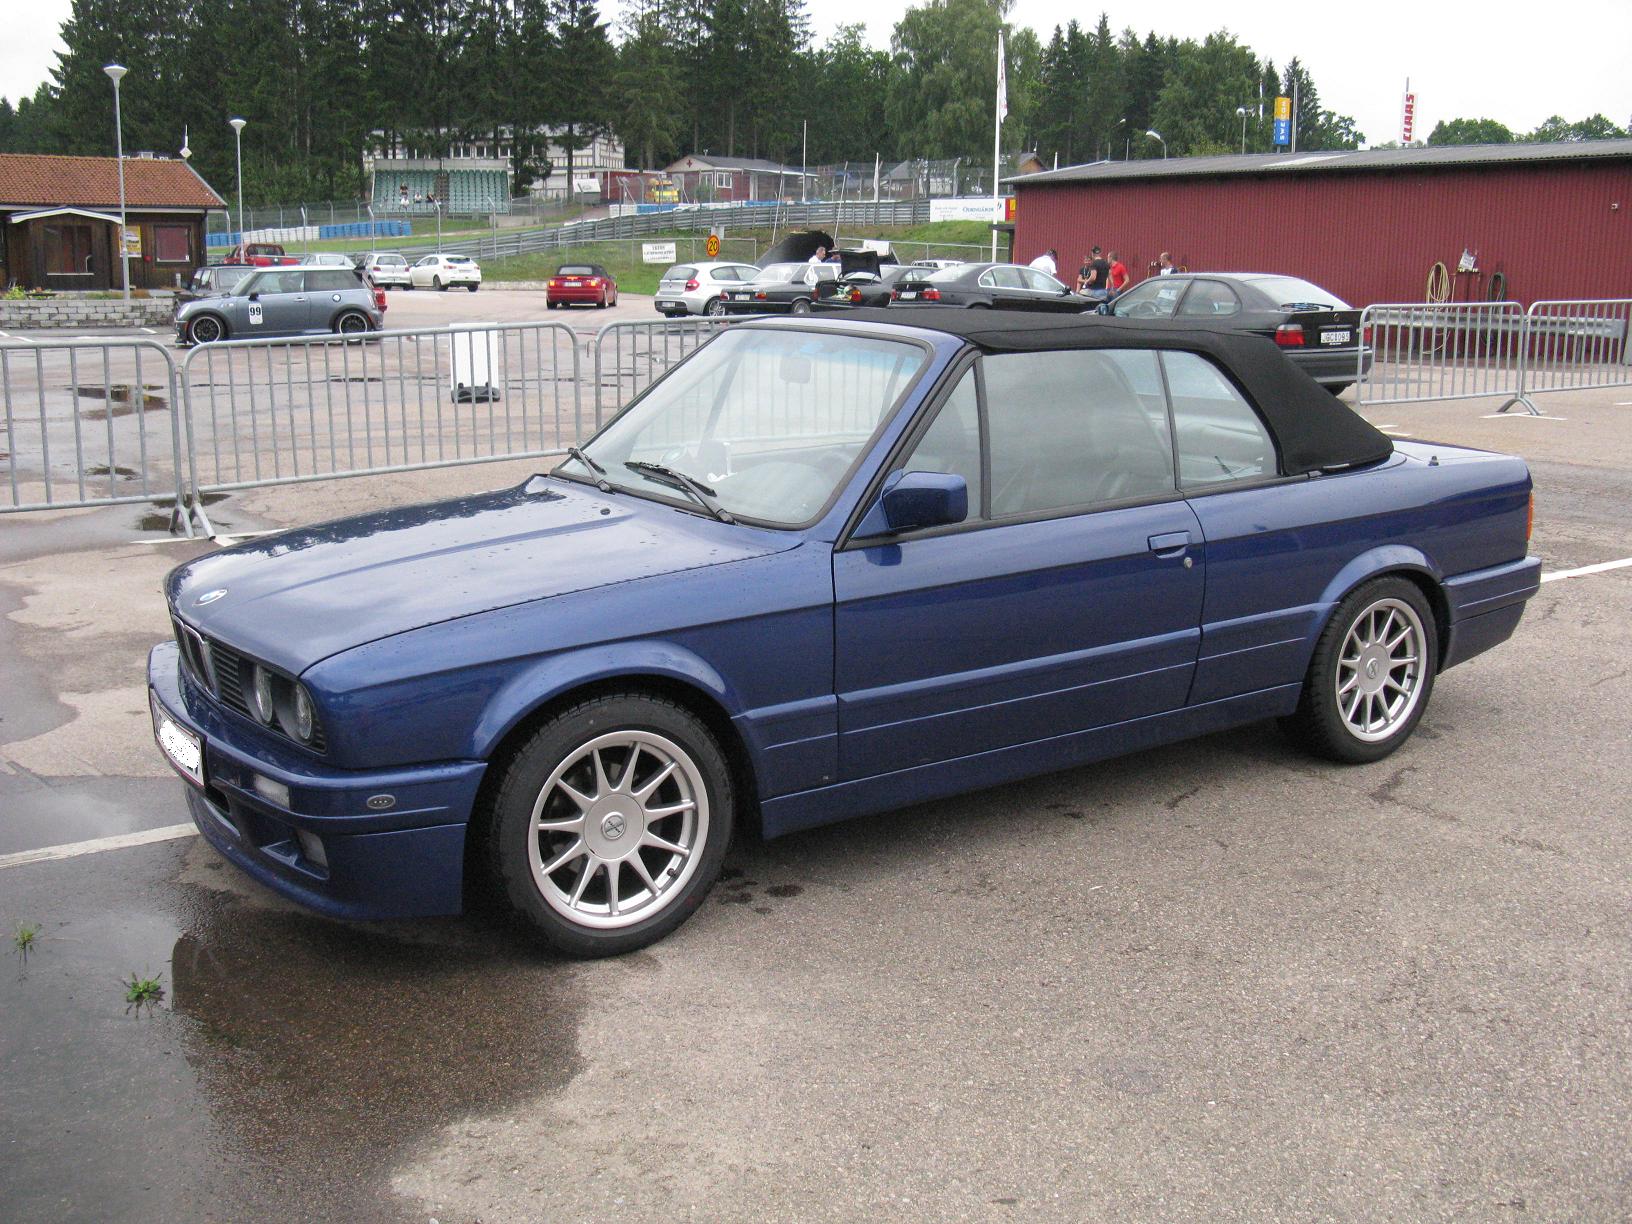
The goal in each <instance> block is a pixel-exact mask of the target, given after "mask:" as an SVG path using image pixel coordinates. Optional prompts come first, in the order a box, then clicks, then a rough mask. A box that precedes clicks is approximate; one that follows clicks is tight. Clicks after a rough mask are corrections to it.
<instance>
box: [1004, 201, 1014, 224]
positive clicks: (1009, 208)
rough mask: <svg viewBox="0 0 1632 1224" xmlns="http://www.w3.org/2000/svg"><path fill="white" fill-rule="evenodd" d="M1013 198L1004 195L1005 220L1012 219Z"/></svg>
mask: <svg viewBox="0 0 1632 1224" xmlns="http://www.w3.org/2000/svg"><path fill="white" fill-rule="evenodd" d="M1014 200H1015V197H1014V196H1005V197H1004V198H1003V220H1005V221H1013V220H1014Z"/></svg>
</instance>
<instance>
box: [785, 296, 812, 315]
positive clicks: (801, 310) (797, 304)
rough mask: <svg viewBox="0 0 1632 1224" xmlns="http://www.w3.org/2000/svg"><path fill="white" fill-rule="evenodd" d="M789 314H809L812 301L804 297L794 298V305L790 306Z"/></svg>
mask: <svg viewBox="0 0 1632 1224" xmlns="http://www.w3.org/2000/svg"><path fill="white" fill-rule="evenodd" d="M788 313H789V314H796V315H807V314H809V313H810V303H809V302H807V301H806V300H805V299H804V298H794V299H793V305H792V306H789V307H788Z"/></svg>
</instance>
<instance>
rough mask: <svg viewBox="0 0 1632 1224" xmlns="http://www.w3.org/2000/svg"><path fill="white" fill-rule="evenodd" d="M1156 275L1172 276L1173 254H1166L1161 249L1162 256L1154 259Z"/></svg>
mask: <svg viewBox="0 0 1632 1224" xmlns="http://www.w3.org/2000/svg"><path fill="white" fill-rule="evenodd" d="M1156 275H1157V276H1172V275H1173V256H1172V255H1170V254H1168V253H1167V252H1166V251H1163V252H1162V257H1161V258H1160V259H1159V260H1157V261H1156Z"/></svg>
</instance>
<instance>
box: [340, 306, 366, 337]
mask: <svg viewBox="0 0 1632 1224" xmlns="http://www.w3.org/2000/svg"><path fill="white" fill-rule="evenodd" d="M335 330H336V331H338V332H339V333H340V334H341V335H342V336H356V335H360V334H361V333H363V332H366V331H367V330H368V320H367V319H365V318H364V317H363V316H362V315H360V314H358V313H356V312H355V311H353V312H352V313H350V314H343V315H341V316H340V323H339V326H337V327H336V328H335Z"/></svg>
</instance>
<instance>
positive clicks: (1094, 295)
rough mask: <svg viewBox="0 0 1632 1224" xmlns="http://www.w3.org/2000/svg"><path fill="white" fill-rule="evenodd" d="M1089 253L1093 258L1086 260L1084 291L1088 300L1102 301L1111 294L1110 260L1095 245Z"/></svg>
mask: <svg viewBox="0 0 1632 1224" xmlns="http://www.w3.org/2000/svg"><path fill="white" fill-rule="evenodd" d="M1089 254H1090V255H1092V256H1093V258H1092V259H1090V260H1089V261H1088V281H1087V285H1086V287H1085V289H1084V292H1085V293H1086V294H1087V295H1088V297H1089V298H1090V300H1092V301H1095V302H1103V301H1105V300H1106V299H1107V298H1109V297H1110V296H1111V262H1110V260H1108V259H1106V258H1105V256H1104V254H1103V253H1102V252H1101V251H1100V249H1099V247H1097V246H1096V247H1095V248H1094V249H1093V250H1092V251H1090V252H1089Z"/></svg>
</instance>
